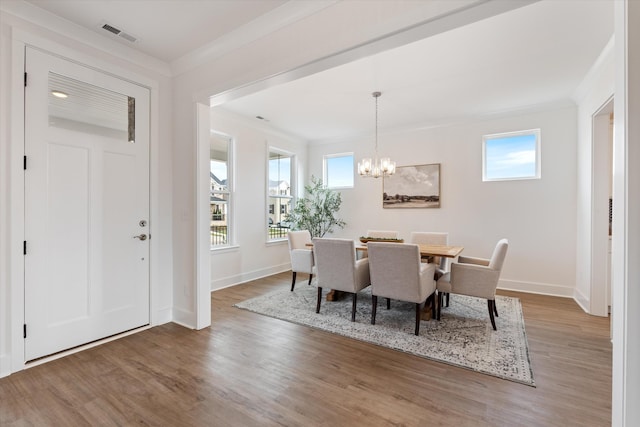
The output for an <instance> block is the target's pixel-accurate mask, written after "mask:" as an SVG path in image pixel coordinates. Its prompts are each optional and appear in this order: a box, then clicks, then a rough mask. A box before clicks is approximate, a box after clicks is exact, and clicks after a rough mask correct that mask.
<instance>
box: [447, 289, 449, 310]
mask: <svg viewBox="0 0 640 427" xmlns="http://www.w3.org/2000/svg"><path fill="white" fill-rule="evenodd" d="M447 307H449V292H447Z"/></svg>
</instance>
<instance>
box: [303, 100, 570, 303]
mask: <svg viewBox="0 0 640 427" xmlns="http://www.w3.org/2000/svg"><path fill="white" fill-rule="evenodd" d="M388 96H392V95H390V94H389V95H388ZM535 128H540V129H541V153H542V178H541V179H539V180H522V181H505V182H483V181H482V136H483V135H486V134H493V133H499V132H510V131H518V130H527V129H535ZM379 146H380V153H381V154H388V155H391V157H392V159H393V160H395V161H396V162H397V165H398V166H403V165H416V164H428V163H440V164H441V207H440V208H439V209H410V210H396V209H383V208H382V179H377V180H375V179H371V178H369V179H363V178H360V177H359V176H356V178H355V188H354V189H350V190H344V191H342V196H343V209H342V210H341V213H342V215H341V217H342V218H343V219H344V220H345V221H346V222H347V227H346V228H345V229H344V230H339V231H338V232H336V233H334V235H336V236H345V237H354V238H355V237H358V236H362V235H365V234H366V231H367V229H385V230H388V229H392V230H398V231H399V232H400V236H401V237H403V238H405V239H406V238H408V237H409V235H410V232H411V231H446V232H449V241H450V243H452V244H459V245H463V246H464V247H465V249H464V252H463V253H464V254H465V255H469V256H479V257H490V256H491V253H492V251H493V249H494V247H495V244H496V242H497V241H498V240H499V239H500V238H503V237H506V238H508V239H509V243H510V245H509V252H508V254H507V259H506V263H505V267H504V270H503V273H502V277H501V283H500V287H501V288H508V289H515V290H524V291H529V292H538V293H547V294H553V295H560V296H573V290H574V286H575V242H576V228H575V216H576V109H575V108H573V107H567V108H562V109H556V110H550V111H544V112H536V113H529V114H519V115H513V116H507V117H502V118H494V119H487V120H483V121H478V122H470V123H460V124H457V125H452V126H447V127H440V128H434V129H424V130H415V131H407V132H403V133H395V134H386V133H382V134H381V135H380V138H379ZM372 150H373V142H372V138H363V139H361V140H358V141H350V142H342V143H327V144H323V145H320V146H310V148H309V169H310V173H312V174H315V175H316V176H321V172H322V156H323V155H325V154H331V153H336V152H345V151H354V152H355V156H356V159H359V158H360V157H363V156H364V155H365V154H369V155H371V154H372Z"/></svg>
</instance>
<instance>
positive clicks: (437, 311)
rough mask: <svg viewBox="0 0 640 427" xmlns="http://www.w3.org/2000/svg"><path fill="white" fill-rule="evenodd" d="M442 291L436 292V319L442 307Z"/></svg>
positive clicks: (438, 318)
mask: <svg viewBox="0 0 640 427" xmlns="http://www.w3.org/2000/svg"><path fill="white" fill-rule="evenodd" d="M442 295H443V294H442V292H438V309H437V310H436V320H440V310H441V309H442V301H443V299H442Z"/></svg>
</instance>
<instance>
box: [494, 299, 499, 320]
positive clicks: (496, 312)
mask: <svg viewBox="0 0 640 427" xmlns="http://www.w3.org/2000/svg"><path fill="white" fill-rule="evenodd" d="M493 312H494V313H495V315H496V317H499V316H498V304H496V300H493Z"/></svg>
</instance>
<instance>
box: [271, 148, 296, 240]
mask: <svg viewBox="0 0 640 427" xmlns="http://www.w3.org/2000/svg"><path fill="white" fill-rule="evenodd" d="M294 159H295V157H294V156H293V155H292V154H291V153H288V152H286V151H281V150H278V149H276V148H269V159H268V165H267V170H268V174H269V176H268V178H267V236H268V237H267V241H274V240H282V239H284V238H286V237H287V232H288V231H289V228H290V226H291V225H290V224H289V223H288V222H287V221H286V217H287V215H288V214H289V212H291V209H292V208H293V195H294V194H295V191H294V177H295V173H294V165H295V161H294Z"/></svg>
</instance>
